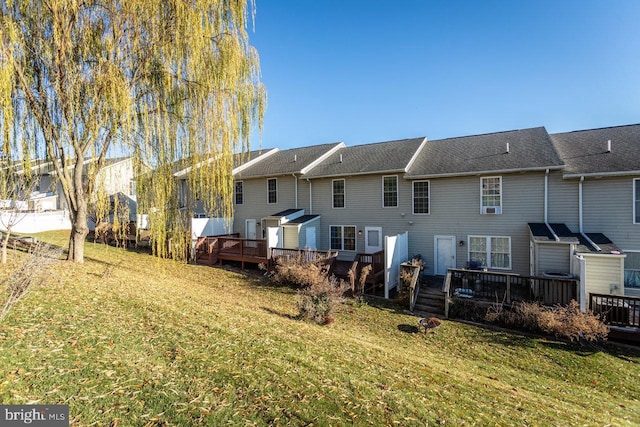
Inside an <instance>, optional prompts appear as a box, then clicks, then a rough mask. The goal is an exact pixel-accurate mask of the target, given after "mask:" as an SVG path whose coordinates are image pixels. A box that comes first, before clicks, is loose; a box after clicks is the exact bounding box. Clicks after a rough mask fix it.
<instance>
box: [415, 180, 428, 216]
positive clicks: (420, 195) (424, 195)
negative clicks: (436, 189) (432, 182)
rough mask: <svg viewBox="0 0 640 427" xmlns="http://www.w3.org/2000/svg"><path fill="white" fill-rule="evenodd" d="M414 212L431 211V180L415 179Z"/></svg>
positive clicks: (424, 212)
mask: <svg viewBox="0 0 640 427" xmlns="http://www.w3.org/2000/svg"><path fill="white" fill-rule="evenodd" d="M413 213H414V214H428V213H429V181H413Z"/></svg>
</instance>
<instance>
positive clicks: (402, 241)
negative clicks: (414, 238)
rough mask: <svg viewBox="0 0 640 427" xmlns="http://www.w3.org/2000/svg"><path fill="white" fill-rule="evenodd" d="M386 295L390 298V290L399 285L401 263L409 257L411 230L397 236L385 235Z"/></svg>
mask: <svg viewBox="0 0 640 427" xmlns="http://www.w3.org/2000/svg"><path fill="white" fill-rule="evenodd" d="M384 257H385V260H384V263H385V272H384V297H385V298H389V291H390V290H391V289H393V288H395V287H396V286H398V280H399V276H400V264H401V263H403V262H405V261H407V260H408V259H409V232H408V231H405V232H404V233H402V234H398V235H396V236H384Z"/></svg>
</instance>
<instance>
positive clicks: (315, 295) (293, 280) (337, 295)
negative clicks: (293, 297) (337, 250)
mask: <svg viewBox="0 0 640 427" xmlns="http://www.w3.org/2000/svg"><path fill="white" fill-rule="evenodd" d="M330 262H331V257H330V256H328V257H327V258H323V259H320V260H317V261H311V262H309V261H306V260H305V259H304V258H303V257H302V256H300V257H298V258H295V259H288V260H283V259H279V260H278V262H277V265H276V268H275V273H274V275H273V280H274V281H275V282H276V283H278V284H281V285H286V286H292V287H297V288H299V289H298V297H297V305H298V310H299V314H298V318H300V319H304V320H310V321H313V322H315V323H317V324H319V325H326V324H328V323H331V322H332V321H333V319H334V318H333V312H334V310H335V307H336V305H337V303H338V302H339V301H340V300H341V298H342V295H343V294H344V292H345V291H346V290H347V289H349V288H350V287H351V286H350V285H349V284H347V283H345V282H339V281H338V280H336V279H335V277H329V265H330Z"/></svg>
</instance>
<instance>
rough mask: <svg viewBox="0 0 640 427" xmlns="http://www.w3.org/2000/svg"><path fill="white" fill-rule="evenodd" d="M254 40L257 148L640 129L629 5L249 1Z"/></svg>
mask: <svg viewBox="0 0 640 427" xmlns="http://www.w3.org/2000/svg"><path fill="white" fill-rule="evenodd" d="M249 37H250V43H251V44H252V45H253V46H255V47H256V48H257V50H258V52H259V54H260V60H261V69H262V81H263V83H264V84H265V85H266V87H267V90H268V96H269V104H268V108H267V111H266V115H265V123H264V132H263V135H262V143H261V145H262V146H263V147H279V148H281V149H286V148H293V147H300V146H306V145H314V144H322V143H327V142H336V141H343V142H345V143H346V144H347V145H356V144H364V143H370V142H380V141H389V140H394V139H403V138H411V137H417V136H427V137H428V138H429V139H431V140H434V139H442V138H447V137H454V136H463V135H473V134H482V133H489V132H499V131H506V130H511V129H523V128H529V127H536V126H545V127H546V128H547V130H548V131H549V132H551V133H554V132H565V131H571V130H577V129H591V128H598V127H606V126H615V125H623V124H630V123H638V122H640V1H637V0H626V1H625V0H602V1H589V0H581V1H563V0H556V1H533V0H532V1H521V0H512V1H506V0H505V1H488V0H487V1H480V0H477V1H444V0H443V1H417V0H402V1H391V0H389V1H377V0H358V1H356V0H342V1H337V0H314V1H312V0H256V17H255V31H251V32H250V36H249ZM259 143H260V142H259V141H258V140H257V139H255V140H254V141H253V144H252V146H253V147H257V145H258V144H259Z"/></svg>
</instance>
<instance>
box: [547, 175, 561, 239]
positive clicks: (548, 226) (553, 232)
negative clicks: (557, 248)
mask: <svg viewBox="0 0 640 427" xmlns="http://www.w3.org/2000/svg"><path fill="white" fill-rule="evenodd" d="M544 225H546V226H547V229H548V230H549V231H550V232H551V235H552V236H553V238H554V239H555V241H556V242H559V241H560V238H559V237H558V235H557V234H556V232H555V231H553V228H551V225H549V169H547V170H545V171H544Z"/></svg>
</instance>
